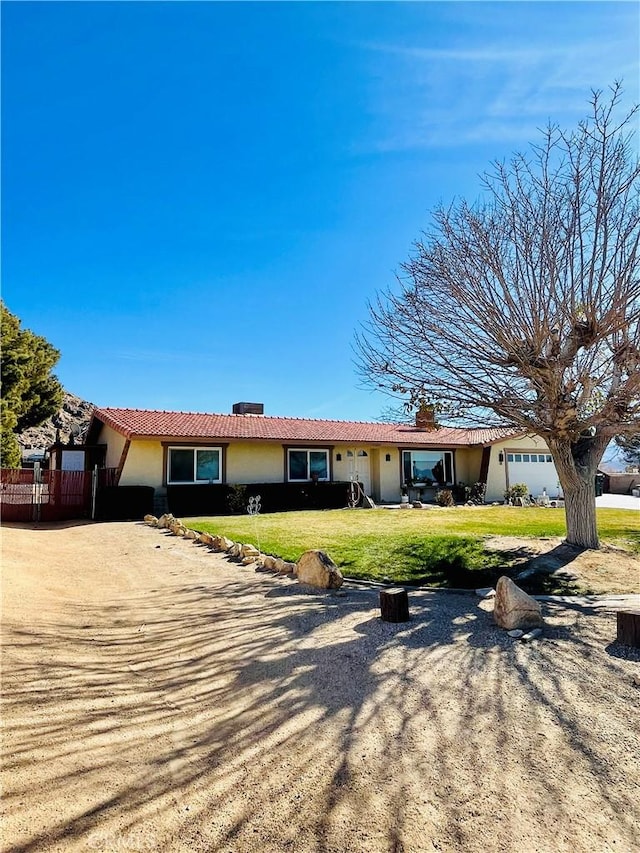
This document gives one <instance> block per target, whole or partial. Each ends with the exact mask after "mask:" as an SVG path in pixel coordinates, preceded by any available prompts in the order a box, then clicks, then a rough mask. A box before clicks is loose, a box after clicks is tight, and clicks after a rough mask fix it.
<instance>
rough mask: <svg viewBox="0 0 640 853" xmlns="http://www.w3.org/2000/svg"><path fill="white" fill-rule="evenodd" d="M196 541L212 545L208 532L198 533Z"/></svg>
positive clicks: (211, 538)
mask: <svg viewBox="0 0 640 853" xmlns="http://www.w3.org/2000/svg"><path fill="white" fill-rule="evenodd" d="M197 541H198V542H200V544H201V545H213V536H212V535H211V534H210V533H200V534H199V535H198V539H197Z"/></svg>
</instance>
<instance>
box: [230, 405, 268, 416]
mask: <svg viewBox="0 0 640 853" xmlns="http://www.w3.org/2000/svg"><path fill="white" fill-rule="evenodd" d="M232 411H233V414H234V415H264V403H234V404H233V409H232Z"/></svg>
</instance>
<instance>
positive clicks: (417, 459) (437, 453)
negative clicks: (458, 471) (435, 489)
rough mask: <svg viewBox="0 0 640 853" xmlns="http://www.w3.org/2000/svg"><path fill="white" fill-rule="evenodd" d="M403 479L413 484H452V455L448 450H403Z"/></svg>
mask: <svg viewBox="0 0 640 853" xmlns="http://www.w3.org/2000/svg"><path fill="white" fill-rule="evenodd" d="M402 473H403V479H404V481H405V483H406V481H407V480H412V481H413V482H414V483H427V484H429V483H437V484H438V485H439V486H445V485H452V484H453V453H452V452H451V451H450V450H403V451H402Z"/></svg>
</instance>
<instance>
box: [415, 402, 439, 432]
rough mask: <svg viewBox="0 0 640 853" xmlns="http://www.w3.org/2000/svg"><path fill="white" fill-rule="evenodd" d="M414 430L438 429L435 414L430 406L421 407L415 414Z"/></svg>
mask: <svg viewBox="0 0 640 853" xmlns="http://www.w3.org/2000/svg"><path fill="white" fill-rule="evenodd" d="M416 428H417V429H424V430H433V429H438V425H437V423H436V413H435V411H434V409H433V407H431V406H422V407H420V408H419V409H418V411H417V412H416Z"/></svg>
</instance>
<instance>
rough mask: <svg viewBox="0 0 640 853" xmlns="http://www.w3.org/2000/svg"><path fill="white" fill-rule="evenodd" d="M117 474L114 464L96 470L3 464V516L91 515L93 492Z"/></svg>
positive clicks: (29, 518) (55, 518)
mask: <svg viewBox="0 0 640 853" xmlns="http://www.w3.org/2000/svg"><path fill="white" fill-rule="evenodd" d="M116 475H117V472H116V469H115V468H99V469H98V470H97V471H95V472H94V471H49V470H44V471H41V470H39V469H37V468H36V469H33V468H15V469H14V468H3V469H2V471H1V472H0V514H1V516H2V520H3V521H63V520H65V519H71V518H90V517H91V512H92V502H93V496H94V494H95V492H96V491H97V490H98V489H100V488H102V487H104V486H114V485H116ZM94 477H95V481H94Z"/></svg>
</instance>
